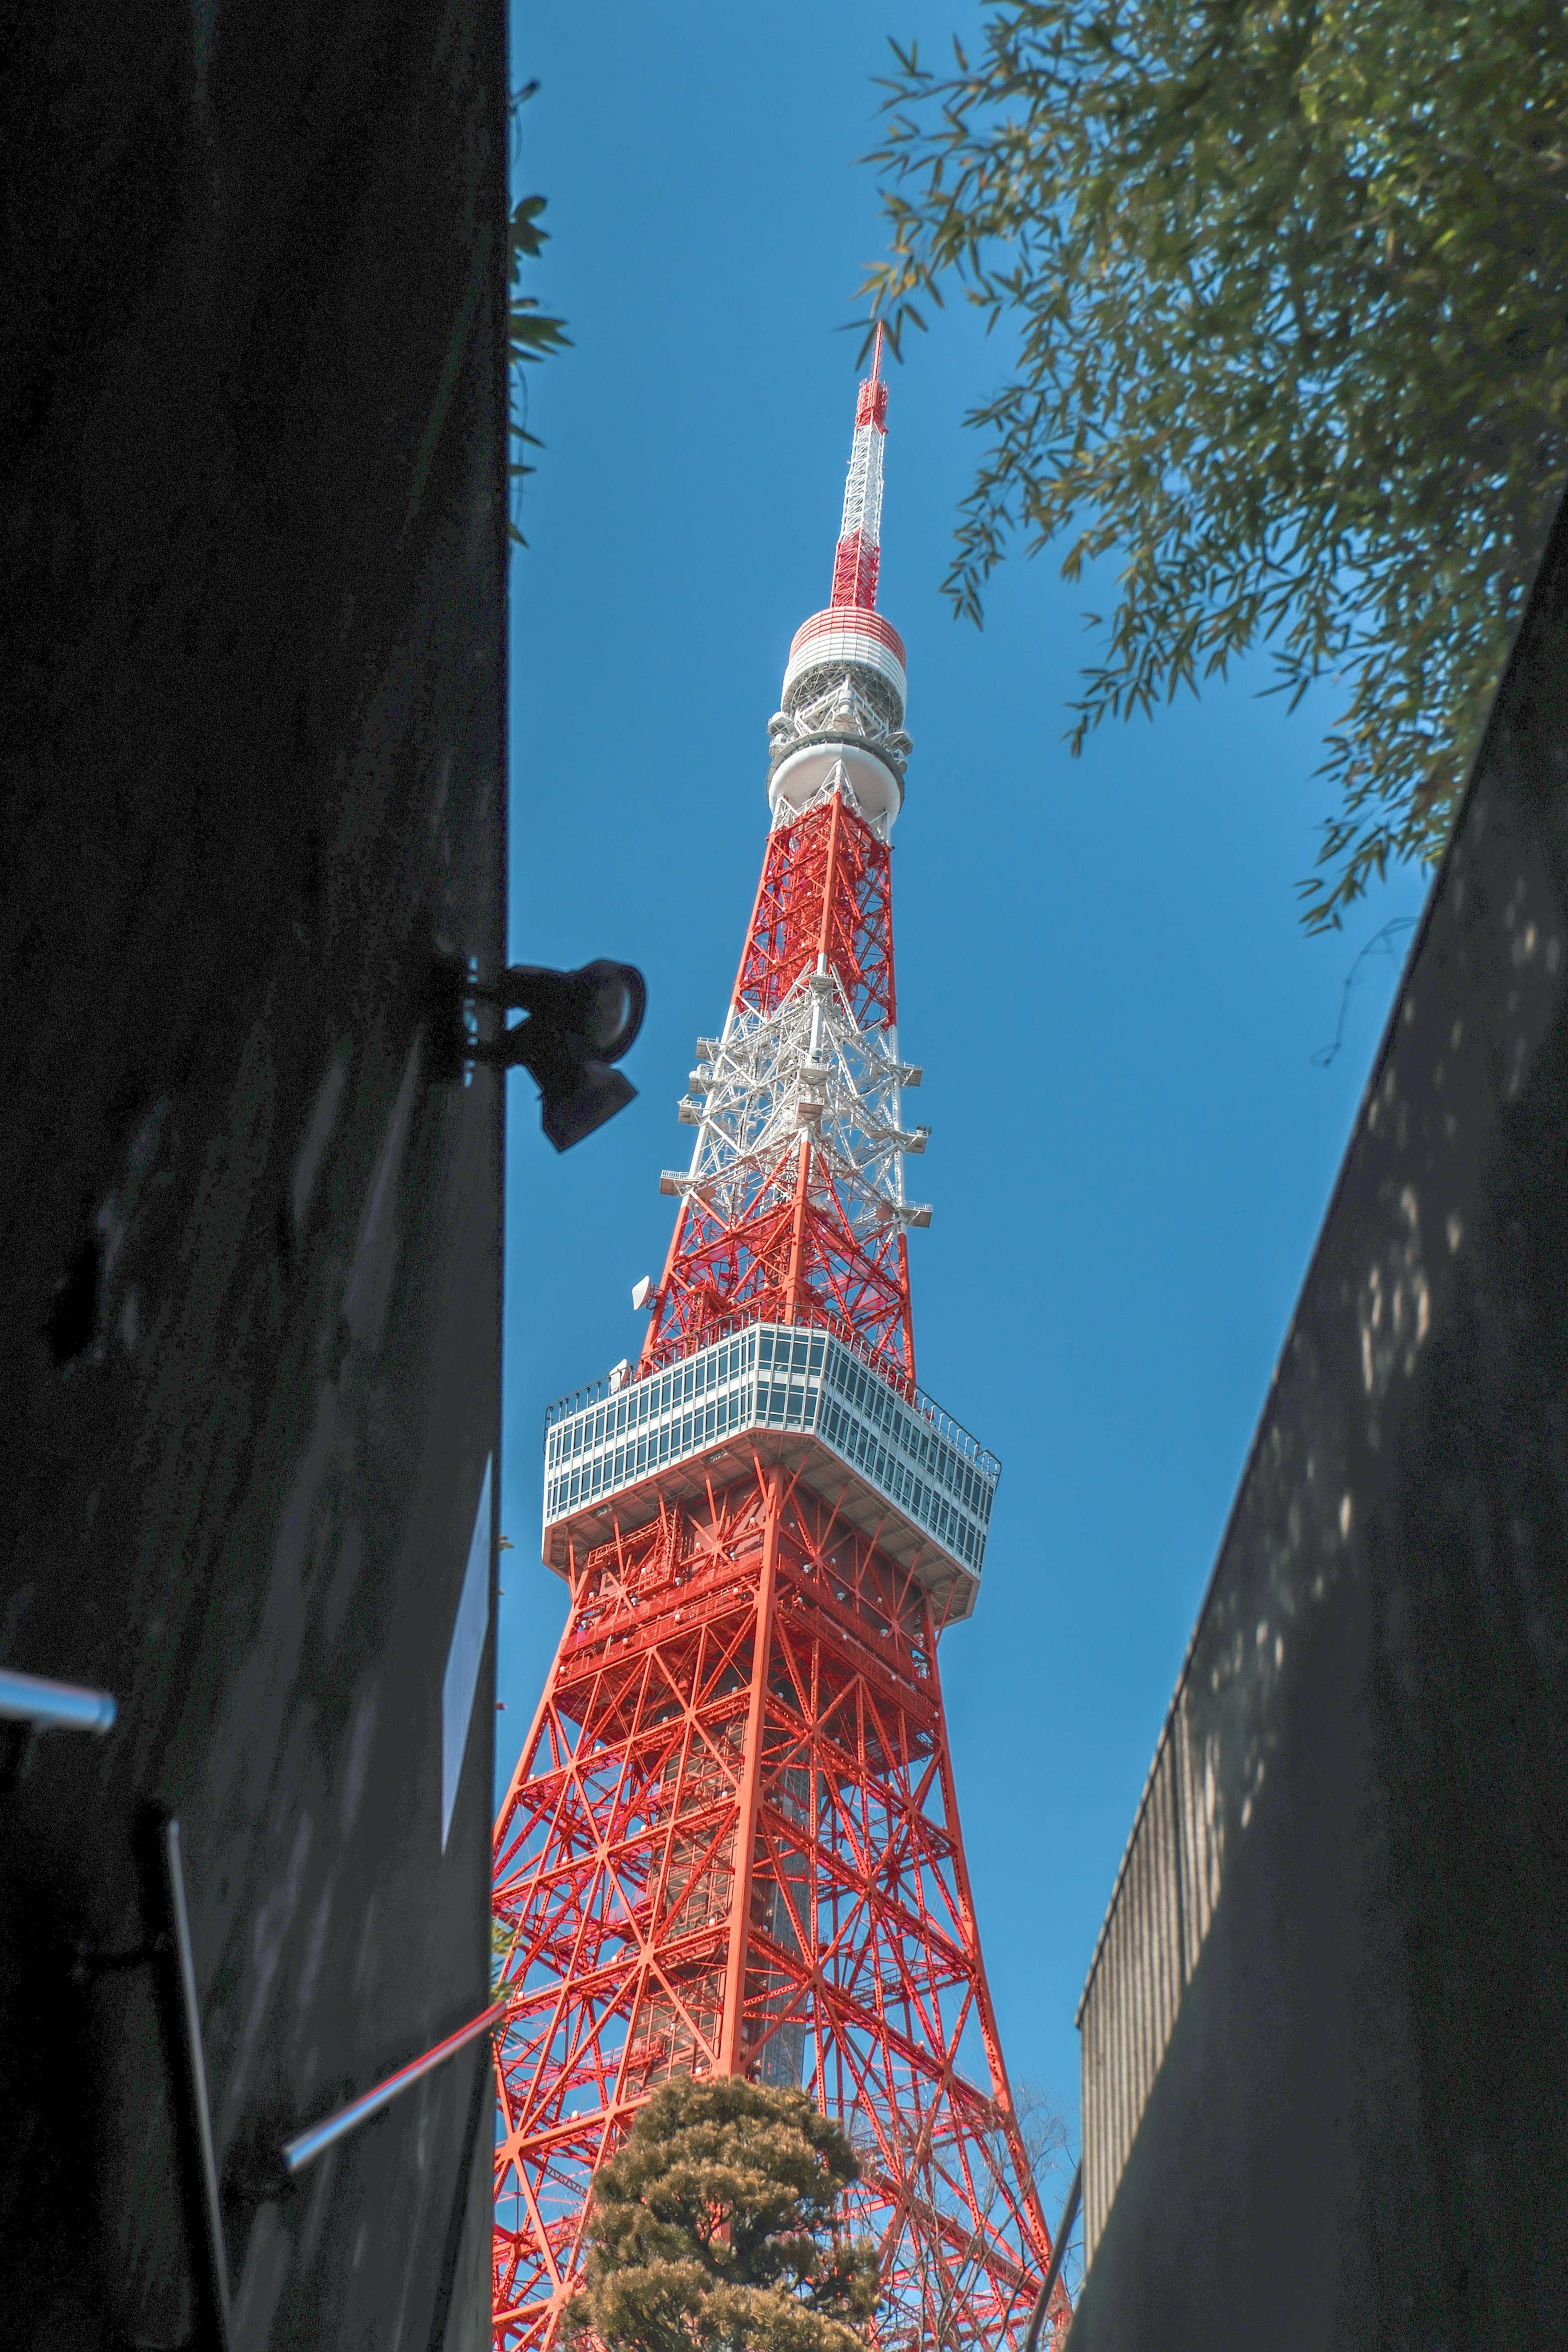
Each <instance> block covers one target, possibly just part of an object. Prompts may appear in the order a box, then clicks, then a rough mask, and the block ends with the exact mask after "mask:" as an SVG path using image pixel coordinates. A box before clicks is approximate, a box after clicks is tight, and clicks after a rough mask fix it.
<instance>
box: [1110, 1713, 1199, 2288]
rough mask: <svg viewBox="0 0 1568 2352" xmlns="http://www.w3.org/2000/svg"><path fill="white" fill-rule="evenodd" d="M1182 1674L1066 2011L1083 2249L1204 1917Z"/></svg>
mask: <svg viewBox="0 0 1568 2352" xmlns="http://www.w3.org/2000/svg"><path fill="white" fill-rule="evenodd" d="M1193 1715H1194V1710H1193V1707H1192V1705H1191V1693H1190V1688H1189V1685H1188V1682H1187V1680H1186V1676H1185V1675H1184V1676H1183V1680H1182V1683H1181V1685H1180V1686H1179V1688H1178V1689H1177V1692H1176V1698H1175V1700H1174V1702H1173V1704H1172V1706H1171V1711H1170V1714H1169V1715H1168V1717H1166V1726H1165V1729H1164V1730H1163V1732H1162V1733H1161V1735H1160V1740H1159V1745H1158V1747H1157V1748H1155V1760H1154V1763H1153V1765H1152V1766H1151V1767H1150V1770H1149V1777H1148V1780H1147V1783H1146V1784H1145V1790H1144V1796H1143V1801H1142V1803H1141V1804H1140V1806H1139V1808H1138V1814H1137V1819H1136V1820H1135V1821H1134V1824H1133V1834H1132V1836H1131V1837H1130V1838H1129V1839H1128V1841H1127V1851H1126V1853H1124V1856H1123V1858H1122V1867H1121V1870H1120V1872H1119V1873H1118V1874H1117V1879H1116V1885H1115V1889H1114V1891H1113V1895H1112V1896H1111V1906H1110V1909H1109V1911H1108V1912H1107V1914H1106V1916H1105V1924H1104V1926H1103V1928H1102V1929H1101V1931H1100V1941H1099V1944H1098V1945H1097V1947H1096V1948H1095V1953H1094V1958H1093V1961H1092V1964H1091V1967H1090V1971H1089V1982H1088V1984H1087V1986H1086V1987H1085V1989H1084V1994H1083V2000H1082V2003H1081V2005H1080V2008H1079V2011H1078V2024H1079V2031H1080V2032H1081V2034H1082V2066H1083V2231H1084V2257H1085V2260H1086V2261H1092V2259H1093V2254H1094V2247H1095V2243H1096V2242H1097V2240H1098V2238H1099V2236H1100V2232H1101V2231H1102V2229H1103V2227H1104V2223H1105V2216H1106V2215H1107V2213H1108V2212H1109V2211H1110V2210H1111V2200H1112V2199H1113V2197H1114V2196H1115V2193H1116V2184H1117V2182H1118V2181H1119V2180H1120V2179H1121V2177H1122V2170H1123V2167H1124V2165H1125V2163H1126V2161H1127V2156H1128V2152H1129V2150H1130V2149H1131V2147H1132V2145H1133V2141H1134V2137H1135V2135H1136V2133H1137V2129H1138V2126H1139V2123H1140V2122H1141V2121H1142V2119H1143V2113H1144V2109H1145V2105H1147V2102H1148V2096H1149V2093H1150V2091H1151V2089H1152V2088H1153V2086H1154V2080H1155V2074H1157V2073H1158V2071H1159V2066H1160V2061H1161V2060H1162V2059H1163V2057H1164V2056H1165V2053H1166V2046H1167V2045H1168V2043H1169V2042H1170V2038H1171V2031H1172V2028H1173V2027H1174V2025H1175V2023H1176V2011H1177V2010H1178V2009H1179V2007H1180V2006H1181V1999H1182V1995H1183V1993H1184V1992H1185V1991H1186V1986H1187V1982H1188V1980H1189V1979H1190V1978H1191V1975H1192V1972H1193V1969H1194V1968H1195V1967H1196V1965H1197V1956H1198V1953H1199V1952H1200V1951H1201V1950H1202V1948H1203V1943H1204V1938H1205V1937H1207V1933H1208V1927H1209V1922H1210V1920H1211V1919H1212V1918H1213V1916H1214V1906H1215V1904H1216V1902H1217V1901H1218V1895H1219V1880H1220V1872H1221V1866H1222V1862H1223V1849H1224V1837H1223V1828H1222V1823H1221V1822H1220V1818H1219V1812H1218V1774H1217V1762H1218V1759H1217V1757H1216V1754H1215V1752H1214V1751H1215V1741H1214V1738H1213V1737H1212V1735H1210V1736H1209V1737H1207V1738H1202V1737H1201V1736H1195V1729H1194V1721H1193Z"/></svg>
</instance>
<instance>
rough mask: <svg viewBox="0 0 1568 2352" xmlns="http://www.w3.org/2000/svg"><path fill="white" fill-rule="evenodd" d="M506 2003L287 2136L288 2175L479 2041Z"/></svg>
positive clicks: (284, 2156) (283, 2153)
mask: <svg viewBox="0 0 1568 2352" xmlns="http://www.w3.org/2000/svg"><path fill="white" fill-rule="evenodd" d="M507 2006H508V2004H507V2002H506V2001H505V2000H498V2001H497V2002H496V2004H495V2006H494V2008H492V2009H487V2010H486V2011H485V2012H484V2014H483V2016H481V2017H473V2018H470V2019H469V2021H468V2022H467V2024H466V2025H460V2026H459V2027H458V2029H457V2031H456V2032H455V2033H449V2034H448V2035H447V2037H446V2039H445V2041H444V2042H437V2043H436V2045H435V2047H434V2050H427V2051H426V2052H425V2053H424V2055H423V2058H413V2059H411V2060H410V2061H409V2063H408V2064H407V2065H406V2066H400V2067H399V2068H398V2070H397V2073H396V2074H389V2075H388V2076H387V2077H386V2080H385V2081H384V2082H382V2083H378V2084H376V2086H375V2088H374V2090H371V2091H366V2092H365V2093H364V2094H363V2095H362V2096H361V2097H360V2098H357V2099H350V2102H349V2104H348V2105H347V2106H346V2107H340V2108H339V2110H338V2112H337V2114H336V2115H335V2116H328V2117H327V2118H326V2120H325V2122H323V2123H319V2124H312V2125H311V2126H310V2129H309V2130H308V2131H302V2132H299V2133H297V2134H296V2136H295V2137H294V2138H293V2139H291V2140H286V2141H285V2142H284V2145H283V2147H282V2148H281V2150H280V2151H279V2153H280V2155H281V2157H282V2159H283V2168H284V2171H285V2172H286V2173H287V2175H288V2177H289V2179H293V2177H294V2175H295V2174H296V2173H297V2172H300V2171H303V2169H304V2168H305V2166H306V2165H308V2164H313V2163H314V2162H315V2160H316V2158H318V2157H319V2156H321V2155H324V2154H325V2152H326V2150H327V2149H328V2148H329V2147H333V2146H335V2145H336V2143H337V2142H338V2141H339V2140H340V2139H346V2138H347V2137H348V2136H349V2134H350V2132H352V2131H358V2129H359V2127H360V2126H361V2124H363V2123H369V2121H370V2119H371V2116H379V2115H380V2113H381V2111H382V2108H383V2107H387V2106H390V2105H392V2101H393V2100H394V2099H395V2098H397V2097H399V2096H400V2095H402V2093H403V2092H404V2091H406V2090H408V2089H409V2088H410V2087H411V2086H412V2085H413V2084H415V2083H417V2082H419V2081H421V2080H422V2078H423V2076H424V2075H426V2074H431V2073H432V2072H434V2069H435V2068H436V2067H437V2066H441V2065H444V2063H445V2062H446V2061H447V2059H448V2058H452V2057H455V2055H456V2053H457V2052H458V2051H459V2050H463V2049H465V2048H466V2046H467V2044H468V2043H469V2042H475V2041H477V2039H478V2037H479V2035H480V2034H481V2033H489V2032H494V2031H495V2029H496V2027H497V2025H499V2023H500V2022H501V2020H502V2019H503V2018H504V2017H505V2015H506V2013H507Z"/></svg>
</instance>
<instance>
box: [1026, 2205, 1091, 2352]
mask: <svg viewBox="0 0 1568 2352" xmlns="http://www.w3.org/2000/svg"><path fill="white" fill-rule="evenodd" d="M1082 2192H1083V2167H1082V2164H1079V2165H1076V2166H1075V2167H1074V2168H1073V2173H1072V2186H1071V2188H1070V2189H1069V2190H1068V2192H1067V2202H1066V2204H1065V2205H1064V2206H1063V2207H1062V2209H1061V2221H1059V2222H1058V2223H1057V2225H1056V2239H1055V2242H1054V2243H1053V2245H1052V2246H1051V2266H1050V2268H1049V2269H1048V2270H1047V2272H1046V2273H1045V2284H1044V2285H1043V2286H1042V2287H1041V2288H1040V2293H1039V2294H1037V2295H1036V2296H1035V2299H1034V2309H1033V2310H1032V2311H1031V2312H1030V2315H1029V2333H1028V2335H1027V2336H1025V2337H1024V2339H1023V2352H1038V2347H1039V2344H1040V2329H1041V2328H1042V2327H1043V2326H1044V2325H1045V2315H1046V2313H1047V2312H1048V2311H1049V2310H1050V2308H1051V2294H1052V2293H1053V2292H1054V2290H1055V2286H1056V2282H1057V2280H1058V2279H1059V2278H1060V2277H1061V2264H1062V2260H1063V2257H1064V2256H1065V2254H1066V2252H1067V2241H1068V2239H1069V2238H1070V2237H1071V2234H1072V2224H1073V2223H1074V2221H1077V2219H1078V2200H1079V2198H1080V2197H1081V2196H1082Z"/></svg>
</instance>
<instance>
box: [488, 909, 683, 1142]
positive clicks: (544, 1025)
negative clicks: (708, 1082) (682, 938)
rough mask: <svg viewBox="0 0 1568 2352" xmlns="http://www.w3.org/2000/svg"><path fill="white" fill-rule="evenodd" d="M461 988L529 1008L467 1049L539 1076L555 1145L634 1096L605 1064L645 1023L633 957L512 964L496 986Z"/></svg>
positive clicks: (543, 1118) (545, 1122)
mask: <svg viewBox="0 0 1568 2352" xmlns="http://www.w3.org/2000/svg"><path fill="white" fill-rule="evenodd" d="M464 994H465V996H466V997H468V998H469V999H471V1000H472V1002H473V1003H476V1004H498V1005H501V1006H502V1007H503V1008H504V1009H505V1010H507V1011H509V1012H520V1013H525V1014H526V1015H527V1018H526V1019H525V1020H522V1021H519V1022H518V1023H517V1026H516V1027H515V1028H512V1029H503V1030H502V1032H501V1034H500V1035H499V1036H498V1037H494V1038H491V1039H489V1040H487V1041H486V1042H485V1043H483V1044H475V1043H472V1042H471V1043H469V1044H468V1045H465V1049H464V1050H465V1058H466V1059H467V1060H469V1061H471V1062H486V1063H488V1064H489V1065H490V1066H491V1067H492V1068H496V1069H502V1070H512V1069H522V1070H528V1071H529V1072H530V1073H531V1074H532V1076H534V1077H535V1078H536V1079H537V1080H538V1089H539V1124H540V1125H541V1127H542V1128H543V1129H544V1131H545V1133H546V1134H547V1135H548V1136H549V1139H550V1141H551V1142H552V1143H553V1144H554V1146H555V1148H556V1150H558V1151H570V1149H571V1147H572V1145H573V1144H574V1143H580V1142H581V1141H582V1139H583V1137H584V1136H585V1135H591V1134H592V1133H593V1130H594V1129H595V1128H596V1127H602V1126H603V1124H604V1122H605V1120H606V1119H607V1118H614V1116H615V1113H616V1112H617V1111H618V1110H624V1108H625V1107H626V1105H627V1104H628V1103H629V1102H631V1101H632V1098H633V1097H634V1096H635V1094H636V1092H637V1089H636V1087H634V1086H632V1083H631V1081H630V1080H629V1079H627V1078H623V1077H622V1075H621V1073H620V1071H619V1070H615V1069H612V1068H611V1064H612V1062H618V1061H619V1060H620V1059H621V1056H622V1054H624V1053H627V1052H628V1051H629V1050H630V1048H631V1047H632V1045H633V1044H634V1043H635V1041H636V1036H637V1032H638V1030H639V1029H641V1027H642V1026H643V1012H644V1010H645V1008H646V1005H647V1001H648V992H647V989H646V987H645V985H644V983H643V975H642V973H641V972H640V971H638V969H637V967H636V965H635V964H632V963H611V962H609V961H607V960H606V959H605V958H604V957H602V956H601V957H598V958H596V959H595V961H593V962H592V963H585V964H584V965H583V966H582V969H581V970H580V971H551V970H550V969H549V966H548V965H547V964H539V963H516V964H513V965H512V966H511V967H510V968H509V969H508V970H507V971H504V972H503V973H502V974H501V977H500V979H499V980H498V981H497V982H496V983H495V985H494V987H480V986H478V985H477V984H476V983H473V982H470V983H469V984H468V985H467V986H465V989H464Z"/></svg>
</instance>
